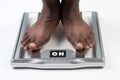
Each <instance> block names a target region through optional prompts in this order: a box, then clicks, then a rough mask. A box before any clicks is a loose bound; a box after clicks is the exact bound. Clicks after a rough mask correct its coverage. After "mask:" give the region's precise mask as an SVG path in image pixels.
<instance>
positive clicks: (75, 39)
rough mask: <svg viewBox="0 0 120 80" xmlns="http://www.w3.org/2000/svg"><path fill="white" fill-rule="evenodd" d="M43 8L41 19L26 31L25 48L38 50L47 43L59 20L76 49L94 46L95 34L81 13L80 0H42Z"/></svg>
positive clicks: (22, 45)
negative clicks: (60, 0)
mask: <svg viewBox="0 0 120 80" xmlns="http://www.w3.org/2000/svg"><path fill="white" fill-rule="evenodd" d="M42 1H43V10H42V12H41V16H40V18H39V20H38V21H37V22H36V23H35V24H33V25H32V26H31V27H30V28H29V29H28V30H27V31H26V33H25V35H24V38H23V40H22V43H21V47H22V48H23V49H24V50H38V49H40V48H41V47H42V46H43V45H44V44H46V43H47V42H48V41H49V39H50V37H51V35H52V33H53V32H54V31H55V29H56V27H57V25H58V23H59V20H60V18H61V22H62V23H63V26H64V31H65V33H66V37H67V39H68V40H69V42H70V43H71V44H72V45H73V47H74V48H75V49H76V50H84V49H89V48H92V47H93V46H94V43H95V38H94V37H95V36H94V32H93V31H92V29H91V28H90V26H89V25H88V24H87V23H86V22H85V21H84V20H83V19H82V16H81V14H80V13H79V0H62V3H61V6H60V2H59V0H42Z"/></svg>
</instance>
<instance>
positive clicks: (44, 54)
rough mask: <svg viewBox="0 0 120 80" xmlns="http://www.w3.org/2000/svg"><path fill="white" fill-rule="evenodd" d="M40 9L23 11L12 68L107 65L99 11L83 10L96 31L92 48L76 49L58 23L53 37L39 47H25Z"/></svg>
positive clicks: (73, 67)
mask: <svg viewBox="0 0 120 80" xmlns="http://www.w3.org/2000/svg"><path fill="white" fill-rule="evenodd" d="M39 16H40V13H24V15H23V19H22V23H21V27H20V31H19V35H18V39H17V42H16V46H15V50H14V54H13V56H12V60H11V65H12V67H13V68H37V69H79V68H103V67H104V65H105V58H104V51H103V44H102V39H101V33H100V27H99V23H98V15H97V13H96V12H82V17H83V19H84V20H85V21H86V22H87V23H88V24H89V25H90V26H91V27H92V29H93V31H94V33H95V45H94V47H93V48H91V49H89V50H83V51H77V50H75V49H74V48H73V47H72V45H71V44H70V43H69V42H68V40H67V39H66V37H65V34H64V31H63V26H62V24H61V23H59V25H58V27H57V29H56V31H55V32H54V34H53V35H52V36H51V39H50V41H49V42H48V43H47V44H45V45H44V46H43V47H42V49H41V50H40V51H36V52H32V51H24V50H23V49H21V47H20V45H21V40H22V38H23V36H24V33H25V31H26V30H27V29H28V27H30V26H31V25H32V24H33V23H35V22H36V20H37V19H38V17H39Z"/></svg>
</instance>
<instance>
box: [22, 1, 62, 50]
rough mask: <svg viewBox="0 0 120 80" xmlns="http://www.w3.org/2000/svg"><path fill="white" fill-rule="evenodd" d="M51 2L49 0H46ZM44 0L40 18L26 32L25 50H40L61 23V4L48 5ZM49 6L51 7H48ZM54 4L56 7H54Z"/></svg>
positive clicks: (23, 46)
mask: <svg viewBox="0 0 120 80" xmlns="http://www.w3.org/2000/svg"><path fill="white" fill-rule="evenodd" d="M46 1H48V2H49V0H46ZM48 2H45V1H44V0H43V3H44V6H43V10H42V12H41V14H40V17H39V19H38V20H37V22H36V23H35V24H33V25H32V26H31V27H30V28H29V29H28V30H27V31H26V33H25V35H24V37H23V39H22V42H21V47H22V48H23V49H24V50H38V49H40V48H41V47H42V46H43V45H44V44H46V43H47V42H48V41H49V39H50V37H51V35H52V33H53V32H54V30H55V29H56V27H57V25H58V23H59V20H60V18H59V5H58V4H55V5H56V6H55V5H53V4H52V3H51V5H50V4H49V5H47V4H48ZM48 6H49V7H48ZM53 6H54V7H53ZM49 8H50V9H49Z"/></svg>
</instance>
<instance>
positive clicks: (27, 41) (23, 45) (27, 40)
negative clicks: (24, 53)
mask: <svg viewBox="0 0 120 80" xmlns="http://www.w3.org/2000/svg"><path fill="white" fill-rule="evenodd" d="M29 41H30V39H29V38H28V39H26V40H25V41H24V42H23V43H22V45H21V47H22V48H24V47H25V46H26V45H27V44H28V43H29Z"/></svg>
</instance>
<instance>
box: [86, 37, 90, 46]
mask: <svg viewBox="0 0 120 80" xmlns="http://www.w3.org/2000/svg"><path fill="white" fill-rule="evenodd" d="M86 44H87V46H86V47H87V48H91V41H90V40H89V39H88V38H87V39H86Z"/></svg>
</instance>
